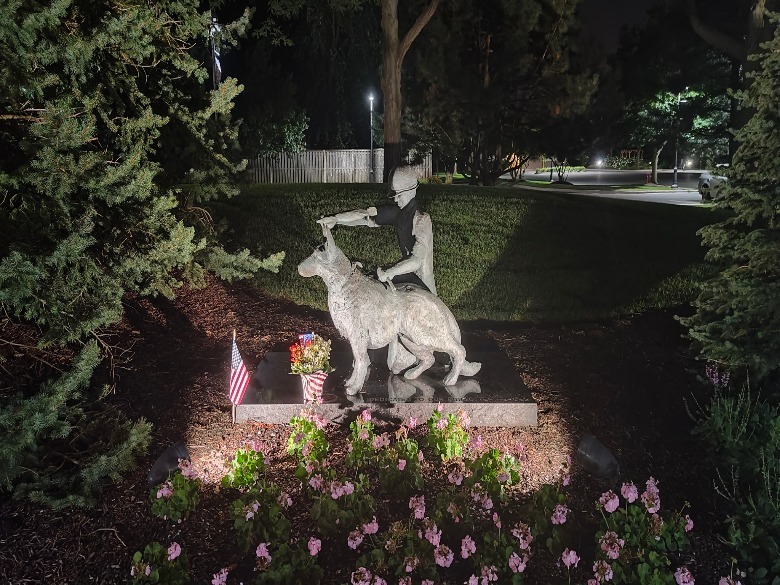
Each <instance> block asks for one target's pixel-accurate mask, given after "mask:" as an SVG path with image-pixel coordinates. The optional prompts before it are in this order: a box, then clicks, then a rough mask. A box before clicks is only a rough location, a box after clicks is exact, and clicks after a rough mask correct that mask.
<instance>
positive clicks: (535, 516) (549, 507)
mask: <svg viewBox="0 0 780 585" xmlns="http://www.w3.org/2000/svg"><path fill="white" fill-rule="evenodd" d="M520 512H521V515H522V517H523V518H524V519H525V521H526V522H527V524H528V526H529V527H530V530H531V535H532V537H533V539H534V540H536V541H538V542H543V543H544V545H545V546H546V547H547V550H549V551H550V552H551V553H553V554H560V552H561V551H562V549H563V526H564V525H565V524H566V523H567V522H569V521H570V520H571V510H570V509H569V507H568V505H567V498H566V494H564V493H563V492H562V491H561V489H560V486H559V485H557V484H556V485H553V484H544V485H543V486H542V487H541V488H539V489H538V490H537V491H536V492H534V494H533V495H532V496H531V499H530V500H529V501H528V502H526V503H525V504H524V505H523V506H521V508H520Z"/></svg>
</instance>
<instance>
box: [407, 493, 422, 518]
mask: <svg viewBox="0 0 780 585" xmlns="http://www.w3.org/2000/svg"><path fill="white" fill-rule="evenodd" d="M409 509H410V510H414V517H415V519H417V520H422V519H423V518H425V496H412V497H411V498H409Z"/></svg>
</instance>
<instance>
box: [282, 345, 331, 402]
mask: <svg viewBox="0 0 780 585" xmlns="http://www.w3.org/2000/svg"><path fill="white" fill-rule="evenodd" d="M332 371H333V367H332V366H331V365H330V341H328V340H325V339H323V338H322V337H320V336H319V335H316V334H315V333H304V334H302V335H299V336H298V342H297V343H293V344H292V345H291V346H290V373H292V374H300V376H301V381H302V382H303V401H304V402H316V403H317V404H319V403H321V402H322V386H323V385H324V384H325V378H327V377H328V374H329V373H331V372H332Z"/></svg>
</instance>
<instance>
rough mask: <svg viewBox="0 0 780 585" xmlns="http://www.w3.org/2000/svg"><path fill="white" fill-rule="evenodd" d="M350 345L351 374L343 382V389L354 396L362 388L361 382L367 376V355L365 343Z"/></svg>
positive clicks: (364, 380)
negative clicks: (351, 356)
mask: <svg viewBox="0 0 780 585" xmlns="http://www.w3.org/2000/svg"><path fill="white" fill-rule="evenodd" d="M351 345H352V355H353V359H352V375H351V376H350V377H349V378H347V380H346V381H345V382H344V385H345V390H346V392H347V395H348V396H354V395H355V394H357V393H358V392H360V391H361V390H362V389H363V384H364V383H365V382H366V378H367V377H368V365H369V363H370V360H369V357H368V346H367V345H362V344H360V345H357V346H356V345H355V344H351Z"/></svg>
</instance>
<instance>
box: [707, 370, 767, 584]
mask: <svg viewBox="0 0 780 585" xmlns="http://www.w3.org/2000/svg"><path fill="white" fill-rule="evenodd" d="M709 377H710V379H711V380H712V376H709ZM694 432H695V433H696V434H697V435H699V436H700V437H701V439H702V440H703V441H704V442H705V444H706V445H707V446H708V447H709V449H710V451H711V452H712V453H713V455H714V463H715V467H716V469H717V473H718V475H719V477H720V478H721V481H720V488H719V490H718V491H719V493H720V494H721V495H722V496H723V497H724V498H725V499H726V500H727V501H728V503H729V505H730V509H729V517H728V532H727V536H726V538H727V541H728V543H729V544H730V545H731V546H732V547H733V548H734V551H735V552H736V557H737V560H738V562H739V565H740V566H741V567H742V568H743V569H745V570H746V571H747V573H748V574H749V576H750V579H751V582H752V583H768V582H772V578H773V576H774V575H780V409H778V407H777V406H776V405H773V404H770V403H769V402H767V401H765V400H762V399H761V398H760V397H759V396H758V395H757V394H754V393H752V392H751V390H750V388H749V387H748V386H746V387H744V388H743V389H742V390H740V391H739V392H737V393H736V394H733V393H730V392H729V389H728V388H727V387H726V385H723V384H716V387H715V390H714V392H713V395H712V397H711V399H710V403H709V404H708V405H707V406H706V407H704V408H702V409H701V412H700V413H698V423H697V426H696V429H695V430H694Z"/></svg>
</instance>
